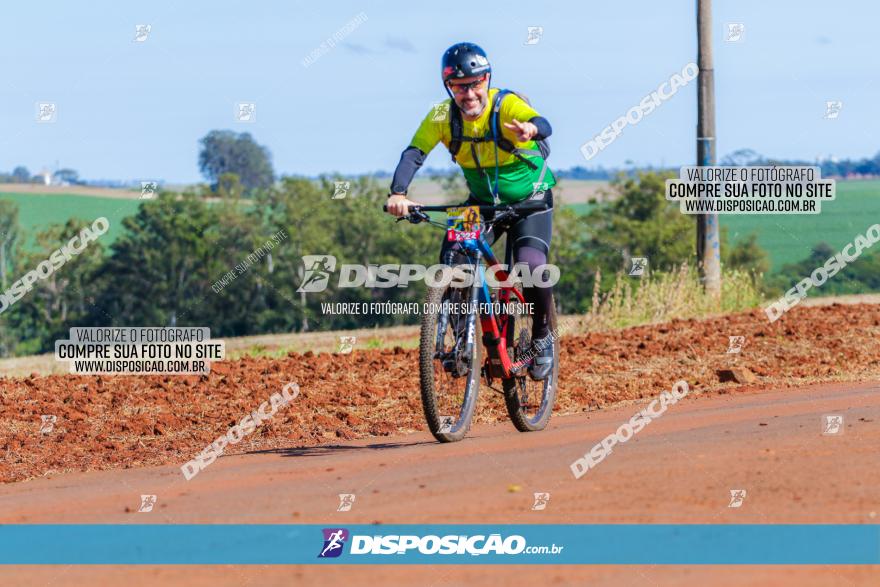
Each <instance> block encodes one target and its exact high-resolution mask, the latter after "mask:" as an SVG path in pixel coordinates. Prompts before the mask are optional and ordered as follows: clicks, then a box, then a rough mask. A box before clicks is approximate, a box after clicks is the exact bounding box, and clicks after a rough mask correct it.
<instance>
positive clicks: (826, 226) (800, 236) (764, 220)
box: [0, 180, 880, 272]
mask: <svg viewBox="0 0 880 587" xmlns="http://www.w3.org/2000/svg"><path fill="white" fill-rule="evenodd" d="M572 183H574V182H572ZM585 184H586V182H585ZM589 187H590V188H591V189H592V188H593V187H594V186H589ZM584 189H586V188H584ZM569 191H570V192H572V195H573V194H574V192H575V191H576V190H574V189H572V188H569ZM582 191H583V190H582ZM585 193H586V192H585ZM578 196H579V197H572V198H570V199H569V201H570V200H575V201H576V202H575V203H572V204H570V205H571V207H572V208H574V209H575V210H577V211H578V212H580V213H583V212H586V211H588V210H589V209H590V208H591V207H592V206H593V204H588V203H584V202H582V201H581V202H577V200H582V199H583V197H584V196H583V194H578ZM0 199H5V200H12V201H13V202H16V203H17V204H18V206H19V223H20V224H21V226H22V228H23V229H24V230H25V231H26V232H27V236H28V243H29V244H32V238H33V235H34V234H35V233H36V232H37V231H38V230H41V229H42V228H43V227H45V226H47V225H49V224H52V223H56V222H58V223H63V222H65V221H67V219H68V218H71V217H74V216H76V217H79V218H83V219H86V220H94V219H95V218H98V217H100V216H106V217H107V218H108V219H109V220H110V231H109V234H108V235H107V237H105V238H104V239H102V242H104V243H105V244H108V245H109V243H111V242H113V240H114V239H115V238H116V237H117V236H119V234H120V233H121V228H122V226H121V220H122V218H123V217H125V216H130V215H131V214H134V213H135V212H136V211H137V207H138V205H139V204H140V200H137V199H125V198H108V197H100V196H86V195H72V194H21V193H8V192H2V191H0ZM720 219H721V225H722V226H726V227H727V229H728V234H729V237H730V239H731V241H732V242H737V241H739V240H742V239H745V238H747V237H748V235H749V234H751V233H752V232H755V233H757V234H758V243H759V244H760V245H761V246H762V247H763V248H764V249H766V250H767V251H768V253H769V254H770V260H771V263H772V266H771V272H772V271H775V270H778V269H779V268H780V267H781V266H782V265H784V264H786V263H793V262H796V261H800V260H801V259H803V258H805V257H807V256H808V255H809V254H810V250H811V249H812V247H813V246H815V245H816V244H818V243H819V242H822V241H825V242H827V243H828V244H829V245H831V247H832V248H833V249H835V250H837V249H839V248H840V247H842V246H843V245H845V244H846V243H848V242H851V241H852V240H853V238H855V236H856V235H858V234H860V233H862V234H864V232H865V230H866V229H867V228H868V227H869V226H871V225H872V224H874V223H876V222H880V180H870V181H839V182H837V199H836V200H834V201H833V202H824V203H823V204H822V212H821V214H816V215H810V214H802V215H790V214H778V215H774V214H765V215H730V214H726V215H721V216H720Z"/></svg>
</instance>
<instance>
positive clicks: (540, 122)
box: [529, 116, 553, 141]
mask: <svg viewBox="0 0 880 587" xmlns="http://www.w3.org/2000/svg"><path fill="white" fill-rule="evenodd" d="M529 122H531V123H532V124H534V125H535V126H537V127H538V134H536V135H535V136H534V139H535V140H536V141H540V140H541V139H546V138H547V137H549V136H550V135H551V134H553V129H552V128H551V127H550V122H549V121H548V120H547V119H546V118H544V117H543V116H535V117H534V118H532V119H531V120H529Z"/></svg>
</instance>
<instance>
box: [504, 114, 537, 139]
mask: <svg viewBox="0 0 880 587" xmlns="http://www.w3.org/2000/svg"><path fill="white" fill-rule="evenodd" d="M504 128H506V129H507V130H510V131H513V132H514V133H515V134H516V140H517V142H520V143H524V142H526V141H529V140H531V139H532V137H534V136H535V135H536V134H538V127H537V126H535V125H534V124H532V123H531V122H520V121H519V120H516V119H514V120H512V121H510V122H505V123H504Z"/></svg>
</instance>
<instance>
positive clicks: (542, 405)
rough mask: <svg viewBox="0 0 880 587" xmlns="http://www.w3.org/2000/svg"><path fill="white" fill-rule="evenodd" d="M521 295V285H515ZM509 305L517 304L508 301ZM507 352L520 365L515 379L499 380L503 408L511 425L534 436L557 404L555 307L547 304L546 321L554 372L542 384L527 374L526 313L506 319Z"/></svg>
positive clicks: (529, 348) (528, 341)
mask: <svg viewBox="0 0 880 587" xmlns="http://www.w3.org/2000/svg"><path fill="white" fill-rule="evenodd" d="M516 288H517V289H519V290H520V291H522V289H521V288H522V285H520V284H517V286H516ZM511 303H513V304H520V302H519V300H518V299H517V298H516V297H515V296H512V297H511ZM507 319H508V320H509V322H508V328H507V349H508V353H509V355H510V360H511V362H512V363H513V364H514V365H519V366H520V368H519V369H518V370H517V373H516V375H515V376H514V377H513V378H511V379H504V380H502V382H501V383H502V387H503V388H504V404H505V405H506V406H507V414H508V415H509V416H510V421H511V422H513V425H514V426H515V427H516V429H517V430H519V431H520V432H536V431H538V430H543V429H544V428H546V427H547V423H548V422H549V421H550V415H551V413H552V412H553V404H554V403H555V402H556V391H557V380H558V377H559V330H558V327H557V324H556V304H555V303H551V304H550V314H549V316H548V317H547V320H548V324H549V327H550V332H551V334H552V335H553V370H552V371H551V373H550V375H548V376H547V378H546V379H544V380H543V381H534V380H532V379H531V378H530V377H529V375H528V373H527V370H528V365H529V362H530V358H531V357H532V355H533V354H534V351H533V350H532V316H531V314H527V313H526V312H525V310H524V309H523V310H521V311H519V312H514V313H512V314H511V315H510V316H509V317H508V318H507Z"/></svg>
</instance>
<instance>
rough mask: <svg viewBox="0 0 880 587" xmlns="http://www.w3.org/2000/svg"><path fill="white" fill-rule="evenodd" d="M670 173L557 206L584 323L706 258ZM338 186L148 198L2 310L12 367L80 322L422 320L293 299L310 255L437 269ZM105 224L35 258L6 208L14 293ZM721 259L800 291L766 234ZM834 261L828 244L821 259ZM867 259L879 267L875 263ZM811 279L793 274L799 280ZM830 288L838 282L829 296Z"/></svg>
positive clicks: (355, 294) (43, 247)
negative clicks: (672, 199) (648, 281)
mask: <svg viewBox="0 0 880 587" xmlns="http://www.w3.org/2000/svg"><path fill="white" fill-rule="evenodd" d="M666 177H669V175H668V174H661V173H642V174H638V175H637V176H635V177H618V178H617V179H615V180H614V181H613V182H612V184H611V189H613V190H615V191H616V192H617V197H616V198H615V199H614V200H613V201H610V202H608V203H605V204H598V205H596V206H595V207H594V208H593V209H592V210H591V211H590V212H589V213H587V214H578V213H577V212H575V210H574V209H572V208H568V207H564V206H558V207H557V210H556V211H555V213H554V235H553V247H552V250H551V256H550V262H552V263H555V264H557V265H558V266H559V267H560V269H561V279H560V282H559V283H558V285H557V286H556V290H555V291H556V300H557V303H558V305H559V310H560V311H561V312H564V313H579V312H584V311H586V310H587V309H588V308H589V307H590V304H591V300H592V296H593V287H594V284H595V281H596V278H597V276H598V278H599V280H600V284H599V285H600V287H601V288H604V289H608V288H610V287H611V283H612V281H613V280H614V278H615V275H616V274H618V273H619V272H621V271H626V270H628V268H629V267H628V264H629V262H630V261H629V260H630V258H631V257H647V258H649V260H650V267H651V269H652V270H653V271H665V270H673V269H675V268H676V267H678V266H679V265H680V264H681V263H684V262H686V263H693V262H694V261H695V258H694V252H693V241H694V236H693V235H694V219H693V218H692V217H691V216H686V215H682V214H680V213H679V212H678V209H677V207H676V206H675V205H674V204H670V203H669V202H667V201H666V200H665V197H664V180H665V178H666ZM335 179H337V178H329V177H325V178H322V179H321V180H319V181H314V180H312V179H308V178H297V177H283V178H281V180H280V181H277V182H273V183H272V184H271V185H269V186H268V187H264V188H262V189H254V190H252V191H251V193H250V196H251V197H245V194H244V192H245V191H246V190H245V188H244V187H243V186H242V185H241V182H240V179H239V178H238V177H237V176H236V175H234V174H229V173H226V174H222V175H220V176H219V177H217V181H216V182H215V184H213V186H208V185H205V186H201V187H199V188H196V189H193V190H190V191H186V192H183V193H172V192H165V191H163V192H160V193H159V194H158V196H157V197H156V198H155V199H151V200H144V201H143V203H142V204H141V206H140V207H139V208H138V211H137V213H135V214H134V215H132V216H129V217H126V218H125V219H124V220H123V221H122V224H123V230H122V234H121V235H120V236H119V237H118V238H117V239H116V240H115V241H114V242H113V243H112V244H110V245H109V246H108V245H107V244H105V243H103V242H102V241H101V240H100V239H97V241H96V242H93V243H90V244H89V246H88V247H87V248H86V249H85V250H83V251H82V252H81V253H80V254H78V255H76V256H75V257H73V258H71V259H70V260H69V261H68V262H67V263H66V264H65V265H64V266H63V267H61V268H60V269H59V270H58V271H55V272H54V273H52V274H51V275H50V276H49V277H47V278H46V279H40V280H37V282H36V283H35V284H34V288H33V290H31V291H29V292H28V293H27V294H26V295H25V296H24V297H22V298H21V299H19V300H17V301H16V302H15V303H14V304H12V305H9V307H7V308H6V309H5V310H4V311H3V312H2V313H0V355H2V356H16V355H26V354H34V353H40V352H50V351H52V350H53V349H54V341H55V340H56V339H59V338H67V334H68V332H69V329H70V328H71V327H74V326H209V327H210V328H211V333H212V336H215V337H230V336H243V335H251V334H258V333H281V332H302V331H307V330H338V329H349V328H360V327H368V326H379V327H383V326H392V325H396V324H402V323H415V321H416V320H417V319H418V318H417V317H415V316H403V315H396V316H391V315H389V316H358V315H323V314H322V313H321V303H322V302H385V301H391V302H421V301H423V298H424V289H425V286H424V283H423V282H419V283H411V284H410V286H408V287H405V288H402V287H394V288H373V289H368V288H363V287H359V288H338V287H337V282H336V280H335V279H330V281H329V284H328V287H327V289H326V290H324V291H322V292H317V293H302V292H298V291H297V290H298V288H299V287H300V285H301V284H302V282H303V279H304V275H305V270H306V268H305V267H304V266H303V261H302V257H303V256H305V255H333V256H335V257H336V259H337V264H338V265H341V264H344V263H345V264H364V265H367V264H376V265H381V264H386V263H421V264H424V265H433V264H435V263H437V262H438V251H439V248H440V244H441V239H442V238H443V237H444V233H443V231H442V230H439V229H434V228H432V227H430V226H427V225H410V224H409V223H407V222H394V220H393V219H392V218H391V217H389V216H388V215H387V214H385V213H383V212H382V204H383V202H384V201H385V196H386V192H387V186H386V185H385V184H384V183H383V184H380V183H378V182H377V181H376V180H375V179H373V178H369V177H362V178H360V179H357V180H349V181H350V182H351V184H350V188H349V190H348V194H347V197H345V198H342V199H333V197H332V196H333V194H334V191H335V190H334V188H335V185H334V180H335ZM94 220H95V219H92V218H80V219H70V220H68V221H67V222H66V223H64V224H54V225H50V226H48V227H46V228H44V229H43V230H41V231H39V232H38V233H37V234H36V235H35V237H36V238H35V241H36V246H35V247H30V248H27V249H26V248H25V247H24V246H23V243H24V240H25V239H24V237H25V234H24V233H23V231H22V230H21V228H20V227H19V226H18V220H17V209H16V206H15V204H14V203H12V202H9V201H3V200H0V282H2V291H4V292H5V291H7V289H8V288H9V287H10V284H11V283H13V282H14V281H15V280H16V279H19V278H20V277H21V276H22V275H24V274H25V273H26V272H28V271H30V270H31V269H34V268H35V267H37V266H38V265H39V264H40V263H41V262H43V261H45V260H46V259H47V258H48V256H49V255H50V254H51V253H52V252H53V251H54V250H56V249H57V248H58V247H59V246H61V245H62V244H64V243H67V242H68V241H69V240H70V239H71V237H73V236H74V235H76V234H78V233H79V232H80V231H81V230H82V229H83V228H84V227H85V226H87V225H90V224H91V223H92V222H93V221H94ZM279 235H283V237H282V236H279ZM723 236H724V238H725V239H726V235H723ZM498 246H500V245H498ZM825 247H826V248H827V245H825ZM722 251H723V253H724V254H723V258H722V263H723V264H724V266H725V267H729V268H740V269H746V270H749V271H751V272H752V273H753V275H754V279H755V280H756V282H759V283H762V284H763V285H764V286H766V287H772V288H773V289H772V292H779V291H782V289H783V288H787V287H790V284H791V283H792V282H791V281H787V282H786V281H785V278H784V277H782V278H779V279H778V280H777V281H778V283H776V284H775V285H774V284H769V285H768V284H764V283H763V281H762V280H763V273H764V272H766V269H767V266H768V261H767V255H766V252H765V251H763V250H762V249H761V248H760V247H759V246H758V245H757V244H756V242H755V238H754V235H753V236H752V238H750V239H746V240H744V241H740V242H739V243H738V244H736V245H735V246H729V245H727V243H726V242H725V243H723V244H722ZM825 252H826V251H825V250H824V249H821V247H820V249H819V250H817V251H816V252H814V256H816V258H819V257H821V256H822V255H824V254H825ZM811 262H813V260H812V259H806V260H804V263H805V264H806V265H810V263H811ZM861 263H862V261H860V264H861ZM867 263H869V264H871V266H870V268H871V269H872V271H873V269H874V268H875V265H876V264H877V263H878V261H877V258H876V257H875V258H873V259H872V260H869V261H867ZM811 267H812V266H811ZM803 270H804V268H803V267H800V266H799V265H798V266H789V267H786V268H783V272H785V271H789V272H792V274H793V275H796V277H797V279H800V278H801V277H802V275H803ZM849 271H851V272H852V273H853V274H852V275H849V274H848V275H847V277H848V279H847V280H846V281H845V282H844V283H845V285H844V283H842V284H841V286H840V287H847V288H850V289H852V288H856V287H858V285H857V284H858V283H861V282H862V281H863V282H864V285H865V286H868V287H871V288H874V287H880V283H875V282H876V275H878V274H880V273H878V272H876V271H874V272H873V273H872V272H871V271H866V270H864V269H862V268H859V267H855V266H854V267H853V268H852V269H851V270H849ZM218 283H222V284H223V285H222V287H220V286H218V285H217V284H218ZM854 284H856V285H854ZM834 287H836V286H835V285H834V284H831V283H829V284H828V285H826V286H825V289H823V293H824V292H825V291H828V292H830V293H834V291H833V289H834ZM768 292H771V290H768ZM772 292H771V293H772Z"/></svg>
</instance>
